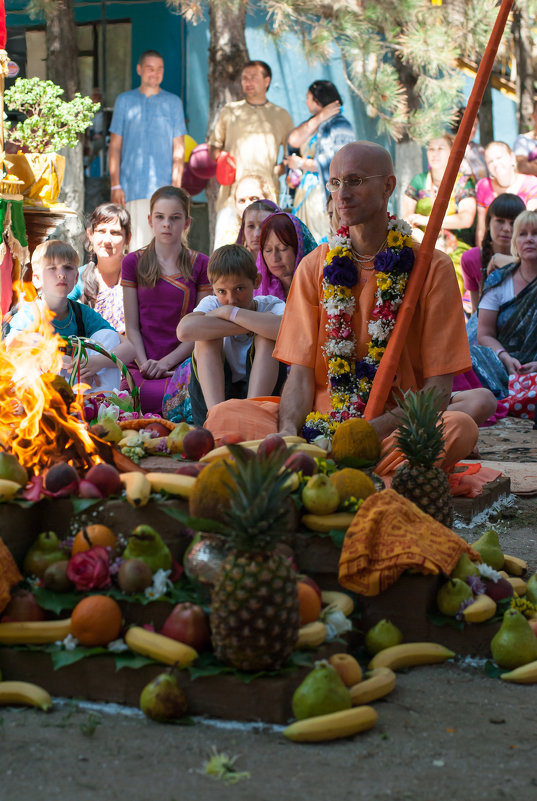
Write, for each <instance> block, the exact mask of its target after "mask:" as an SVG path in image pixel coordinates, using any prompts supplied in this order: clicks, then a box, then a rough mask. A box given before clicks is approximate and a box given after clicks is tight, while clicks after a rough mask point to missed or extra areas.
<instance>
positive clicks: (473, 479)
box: [448, 462, 501, 498]
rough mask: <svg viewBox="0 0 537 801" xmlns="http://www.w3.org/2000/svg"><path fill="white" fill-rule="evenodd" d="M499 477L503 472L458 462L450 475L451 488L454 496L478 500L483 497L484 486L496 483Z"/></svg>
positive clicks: (477, 464)
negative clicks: (480, 496)
mask: <svg viewBox="0 0 537 801" xmlns="http://www.w3.org/2000/svg"><path fill="white" fill-rule="evenodd" d="M498 476H501V471H500V470H494V469H493V468H492V467H483V465H482V464H479V463H476V464H466V463H465V462H458V463H457V464H456V465H455V467H454V468H453V471H452V472H451V473H449V475H448V481H449V488H450V490H451V494H452V495H454V496H463V497H466V498H476V497H477V496H478V495H481V492H482V489H483V487H484V485H485V484H489V483H490V482H491V481H495V480H496V479H497V478H498Z"/></svg>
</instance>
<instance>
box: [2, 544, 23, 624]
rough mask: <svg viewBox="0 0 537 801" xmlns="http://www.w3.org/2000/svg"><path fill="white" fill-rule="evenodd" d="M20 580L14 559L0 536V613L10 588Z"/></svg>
mask: <svg viewBox="0 0 537 801" xmlns="http://www.w3.org/2000/svg"><path fill="white" fill-rule="evenodd" d="M19 581H22V576H21V574H20V573H19V569H18V567H17V565H16V564H15V560H14V559H13V557H12V556H11V551H8V549H7V546H6V545H4V543H3V542H2V538H1V537H0V614H1V613H2V612H3V611H4V609H5V608H6V606H7V605H8V603H9V601H10V599H11V588H12V587H14V586H15V584H18V583H19Z"/></svg>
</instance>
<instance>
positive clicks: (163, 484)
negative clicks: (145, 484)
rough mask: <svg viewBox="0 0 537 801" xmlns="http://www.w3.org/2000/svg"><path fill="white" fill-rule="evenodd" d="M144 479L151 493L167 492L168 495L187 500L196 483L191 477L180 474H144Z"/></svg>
mask: <svg viewBox="0 0 537 801" xmlns="http://www.w3.org/2000/svg"><path fill="white" fill-rule="evenodd" d="M145 477H146V478H147V480H148V481H149V483H150V484H151V491H152V492H167V493H169V495H179V497H180V498H189V497H190V493H191V492H192V487H193V486H194V484H195V483H196V479H195V478H194V477H193V476H184V475H181V474H180V473H146V476H145Z"/></svg>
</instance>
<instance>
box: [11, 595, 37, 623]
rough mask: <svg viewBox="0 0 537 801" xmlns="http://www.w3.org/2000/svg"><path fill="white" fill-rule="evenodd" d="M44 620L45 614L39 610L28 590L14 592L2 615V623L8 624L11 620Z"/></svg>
mask: <svg viewBox="0 0 537 801" xmlns="http://www.w3.org/2000/svg"><path fill="white" fill-rule="evenodd" d="M44 619H45V612H44V611H43V609H41V607H40V606H39V604H38V603H37V601H36V600H35V597H34V595H32V593H31V592H30V590H15V591H14V592H13V594H12V596H11V601H10V602H9V603H8V605H7V606H6V608H5V609H4V614H3V615H2V623H9V622H10V621H13V620H19V621H22V620H44Z"/></svg>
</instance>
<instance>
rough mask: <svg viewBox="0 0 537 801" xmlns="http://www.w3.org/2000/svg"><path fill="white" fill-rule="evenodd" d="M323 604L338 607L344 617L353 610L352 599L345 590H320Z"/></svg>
mask: <svg viewBox="0 0 537 801" xmlns="http://www.w3.org/2000/svg"><path fill="white" fill-rule="evenodd" d="M321 595H322V599H323V604H326V605H327V606H334V607H335V608H336V609H339V611H340V612H343V614H344V615H345V617H349V615H351V614H352V612H353V610H354V601H353V600H352V598H351V597H350V595H347V594H346V593H345V592H330V591H326V590H323V591H322V592H321Z"/></svg>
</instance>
